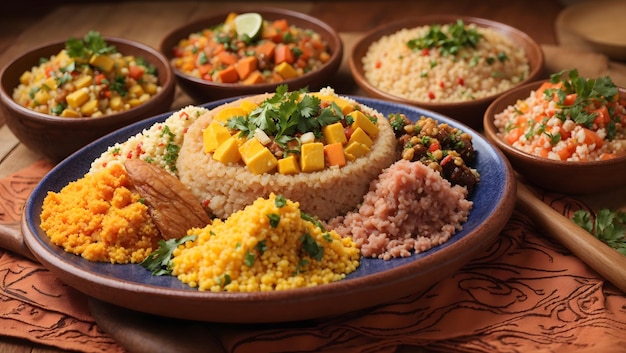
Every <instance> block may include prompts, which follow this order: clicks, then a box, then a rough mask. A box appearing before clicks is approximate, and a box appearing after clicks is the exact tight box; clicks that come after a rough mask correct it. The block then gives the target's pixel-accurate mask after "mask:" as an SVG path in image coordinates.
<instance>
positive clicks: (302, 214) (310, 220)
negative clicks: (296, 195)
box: [300, 211, 326, 232]
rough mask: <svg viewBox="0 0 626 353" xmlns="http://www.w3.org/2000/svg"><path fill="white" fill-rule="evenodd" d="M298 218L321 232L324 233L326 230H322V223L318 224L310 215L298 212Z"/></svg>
mask: <svg viewBox="0 0 626 353" xmlns="http://www.w3.org/2000/svg"><path fill="white" fill-rule="evenodd" d="M300 218H302V219H304V220H305V221H309V222H311V223H313V224H315V226H316V227H318V228H319V229H321V230H322V232H325V231H326V229H324V224H322V222H320V221H319V220H317V219H315V218H313V216H311V215H310V214H308V213H305V212H302V211H300Z"/></svg>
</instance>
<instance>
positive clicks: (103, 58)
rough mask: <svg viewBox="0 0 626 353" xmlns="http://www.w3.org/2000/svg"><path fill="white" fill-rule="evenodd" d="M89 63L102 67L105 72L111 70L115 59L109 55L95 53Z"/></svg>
mask: <svg viewBox="0 0 626 353" xmlns="http://www.w3.org/2000/svg"><path fill="white" fill-rule="evenodd" d="M89 63H90V64H91V65H93V66H96V67H99V68H101V69H102V70H103V71H105V72H110V71H111V70H112V69H113V66H115V60H113V59H111V57H109V56H108V55H100V54H95V55H93V56H92V57H91V58H90V59H89Z"/></svg>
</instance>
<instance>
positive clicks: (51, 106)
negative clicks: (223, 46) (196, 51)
mask: <svg viewBox="0 0 626 353" xmlns="http://www.w3.org/2000/svg"><path fill="white" fill-rule="evenodd" d="M0 76H1V77H0V80H1V83H0V101H1V102H2V104H1V106H2V109H3V114H4V117H5V118H6V122H7V125H8V127H9V129H10V130H11V132H12V133H13V134H14V135H15V136H16V137H17V138H18V140H19V141H20V142H21V143H23V144H24V145H25V146H26V147H28V148H29V149H30V150H32V151H34V152H36V153H38V154H41V155H42V156H44V157H45V158H47V159H49V160H52V161H54V162H58V161H60V160H62V159H64V158H65V157H67V156H69V155H70V154H72V153H73V152H75V151H77V150H78V149H80V148H81V147H83V146H85V145H87V144H88V143H90V142H92V141H94V140H96V139H98V138H100V137H102V136H104V135H106V134H108V133H110V132H112V131H115V130H117V129H119V128H122V127H124V126H126V125H129V124H131V123H134V122H137V121H140V120H143V119H145V118H149V117H151V116H154V115H157V114H161V113H164V112H167V111H169V110H170V109H171V104H172V102H173V99H174V92H175V87H176V82H175V79H174V76H173V73H172V70H171V68H170V66H169V63H168V61H167V59H166V58H165V57H164V56H163V55H161V54H160V53H159V52H158V51H157V50H155V49H153V48H150V47H149V46H147V45H144V44H141V43H138V42H135V41H132V40H128V39H123V38H112V37H103V36H101V35H100V34H99V33H98V32H94V31H90V32H89V33H87V34H85V36H84V37H82V38H68V39H67V40H64V41H58V42H53V43H48V44H43V45H41V46H38V47H36V48H33V49H31V50H29V51H27V52H25V53H23V54H22V55H20V56H18V57H16V58H14V59H13V60H12V61H11V62H9V63H8V64H7V65H6V66H5V67H4V68H3V69H2V72H1V73H0Z"/></svg>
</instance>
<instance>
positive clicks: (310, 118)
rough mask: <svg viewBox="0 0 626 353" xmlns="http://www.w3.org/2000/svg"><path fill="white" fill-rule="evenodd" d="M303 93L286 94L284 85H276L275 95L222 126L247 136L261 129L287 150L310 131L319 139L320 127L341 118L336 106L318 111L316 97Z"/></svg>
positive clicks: (342, 117) (286, 88) (318, 103)
mask: <svg viewBox="0 0 626 353" xmlns="http://www.w3.org/2000/svg"><path fill="white" fill-rule="evenodd" d="M306 93H307V90H306V89H300V90H297V91H293V92H289V91H288V87H287V85H279V86H278V87H277V88H276V93H274V94H273V95H272V96H271V97H269V98H267V99H266V100H265V101H263V102H262V103H261V105H260V106H259V107H258V108H256V109H255V110H253V111H252V112H251V113H250V114H249V115H248V117H247V118H244V117H234V118H231V119H229V120H228V121H227V123H226V126H227V127H228V128H230V129H234V130H239V131H240V132H241V133H242V134H245V135H247V136H251V135H252V134H254V132H255V131H256V129H261V130H263V131H264V132H265V133H266V134H267V135H268V136H274V142H276V143H277V144H278V145H279V146H280V147H282V148H287V143H288V142H289V141H292V140H294V139H296V135H297V134H298V133H306V132H309V131H310V132H313V133H314V134H315V135H316V136H321V130H322V127H324V126H326V125H329V124H332V123H335V122H337V121H340V120H342V119H344V116H343V113H342V111H341V108H340V107H339V106H337V104H335V103H332V104H331V105H329V106H328V107H325V108H322V107H320V103H321V100H320V99H319V98H318V97H316V96H314V95H310V94H306Z"/></svg>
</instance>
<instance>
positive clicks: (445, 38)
mask: <svg viewBox="0 0 626 353" xmlns="http://www.w3.org/2000/svg"><path fill="white" fill-rule="evenodd" d="M481 38H482V34H480V33H478V31H477V30H476V29H475V28H468V27H466V26H465V23H464V22H463V20H461V19H458V20H457V21H456V22H455V23H452V24H450V25H449V26H448V31H447V32H444V31H443V30H442V26H441V25H432V26H430V27H429V29H428V32H426V34H425V35H423V36H422V37H419V38H415V39H411V40H409V41H408V42H407V46H408V47H409V48H410V49H413V50H423V49H433V48H438V49H439V50H440V52H441V55H443V56H446V55H457V54H458V53H459V51H460V50H461V49H462V48H464V47H472V48H475V47H476V45H477V44H478V41H479V40H480V39H481Z"/></svg>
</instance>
